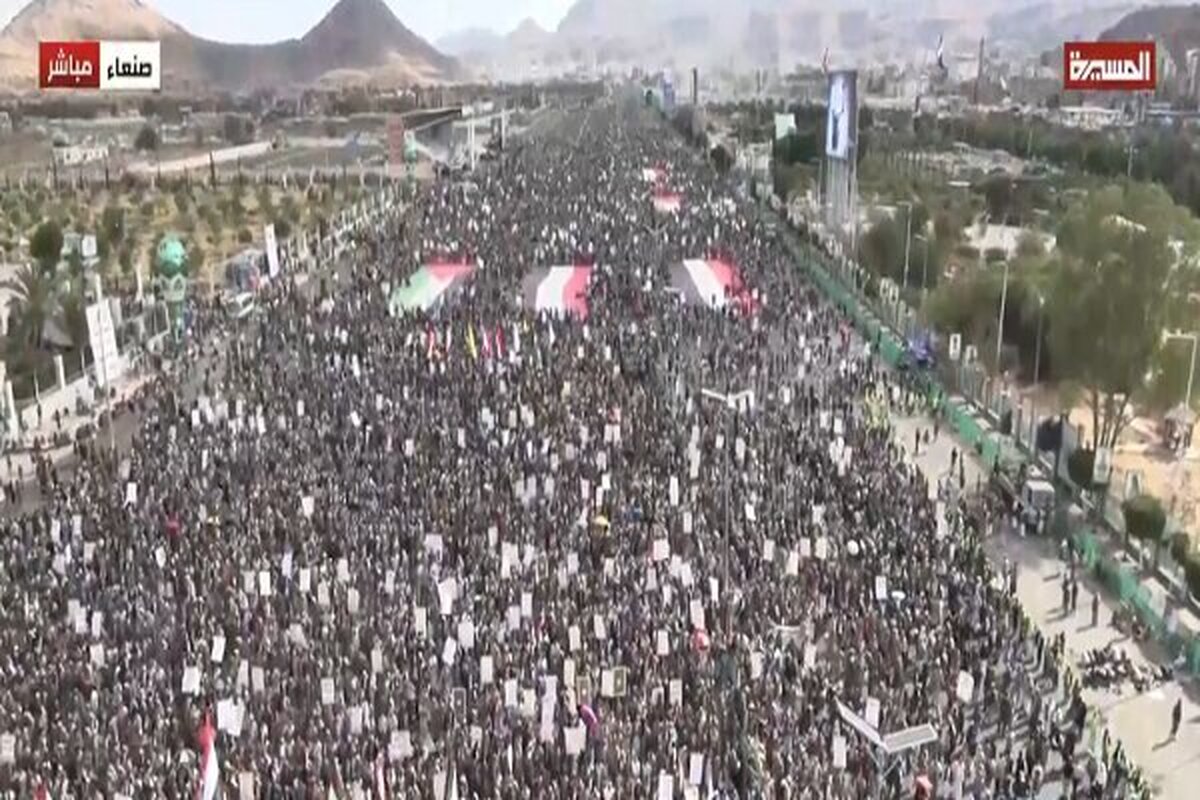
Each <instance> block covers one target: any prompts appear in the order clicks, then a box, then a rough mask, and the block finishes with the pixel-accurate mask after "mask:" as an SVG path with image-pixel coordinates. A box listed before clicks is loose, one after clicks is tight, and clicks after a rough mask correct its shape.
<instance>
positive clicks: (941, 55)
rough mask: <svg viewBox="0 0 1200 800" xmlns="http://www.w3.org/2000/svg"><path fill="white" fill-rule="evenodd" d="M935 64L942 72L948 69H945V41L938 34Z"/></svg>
mask: <svg viewBox="0 0 1200 800" xmlns="http://www.w3.org/2000/svg"><path fill="white" fill-rule="evenodd" d="M937 65H938V69H940V70H941V71H942V72H948V71H949V70H947V69H946V52H945V42H944V41H943V40H942V37H941V36H940V35H939V36H938V43H937Z"/></svg>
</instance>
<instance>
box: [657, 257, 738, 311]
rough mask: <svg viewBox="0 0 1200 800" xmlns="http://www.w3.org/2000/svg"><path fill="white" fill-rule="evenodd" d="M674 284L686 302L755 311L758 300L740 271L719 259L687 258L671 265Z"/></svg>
mask: <svg viewBox="0 0 1200 800" xmlns="http://www.w3.org/2000/svg"><path fill="white" fill-rule="evenodd" d="M671 286H672V288H674V289H675V290H676V291H678V292H679V293H680V294H681V295H682V296H683V299H684V301H685V302H688V303H699V304H701V305H706V306H708V307H709V308H717V309H723V308H725V307H726V306H727V305H730V304H733V305H734V306H736V307H737V308H738V309H739V310H740V311H741V312H742V313H745V314H749V313H752V312H753V311H754V309H755V306H757V301H756V300H755V299H754V298H753V297H752V296H751V294H750V290H749V289H748V288H747V287H746V284H745V282H744V281H743V280H742V274H741V271H740V270H739V269H738V268H737V267H735V266H733V265H732V264H730V263H729V262H727V261H722V260H719V259H708V260H704V259H698V258H689V259H685V260H684V261H683V263H681V264H676V265H675V266H673V267H671Z"/></svg>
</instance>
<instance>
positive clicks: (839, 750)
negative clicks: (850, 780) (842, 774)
mask: <svg viewBox="0 0 1200 800" xmlns="http://www.w3.org/2000/svg"><path fill="white" fill-rule="evenodd" d="M833 766H834V767H836V768H837V769H845V768H846V739H845V738H844V737H842V736H834V737H833Z"/></svg>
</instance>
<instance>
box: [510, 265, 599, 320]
mask: <svg viewBox="0 0 1200 800" xmlns="http://www.w3.org/2000/svg"><path fill="white" fill-rule="evenodd" d="M591 278H592V268H591V267H585V266H578V267H541V268H539V269H535V270H533V271H532V272H530V273H529V274H528V275H526V276H525V280H524V281H522V282H521V288H522V290H523V292H522V294H523V300H524V304H525V307H526V308H530V309H533V310H534V311H548V312H550V313H552V314H557V315H559V316H566V315H567V314H573V315H574V316H576V317H578V318H579V319H587V315H588V305H587V287H588V281H590V280H591Z"/></svg>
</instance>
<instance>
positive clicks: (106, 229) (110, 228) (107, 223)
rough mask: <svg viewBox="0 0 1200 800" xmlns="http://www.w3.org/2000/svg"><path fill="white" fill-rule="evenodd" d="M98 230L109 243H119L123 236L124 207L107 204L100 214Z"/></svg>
mask: <svg viewBox="0 0 1200 800" xmlns="http://www.w3.org/2000/svg"><path fill="white" fill-rule="evenodd" d="M100 232H101V233H102V234H103V235H104V238H105V240H106V241H108V243H109V244H110V245H119V244H120V243H121V240H122V239H124V238H125V209H123V208H121V207H120V206H113V205H110V206H107V207H105V209H104V211H103V212H102V213H101V214H100Z"/></svg>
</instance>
